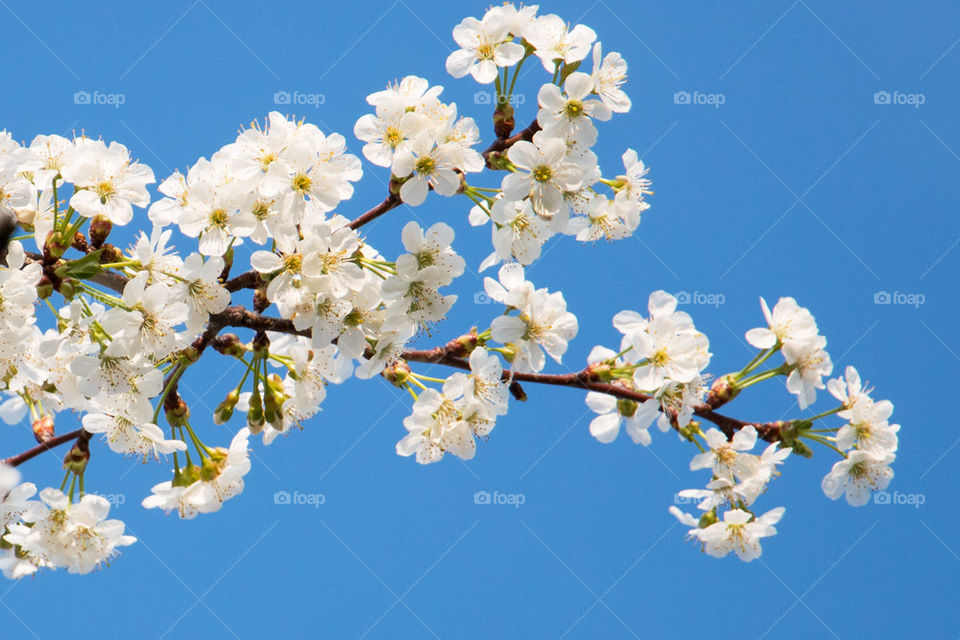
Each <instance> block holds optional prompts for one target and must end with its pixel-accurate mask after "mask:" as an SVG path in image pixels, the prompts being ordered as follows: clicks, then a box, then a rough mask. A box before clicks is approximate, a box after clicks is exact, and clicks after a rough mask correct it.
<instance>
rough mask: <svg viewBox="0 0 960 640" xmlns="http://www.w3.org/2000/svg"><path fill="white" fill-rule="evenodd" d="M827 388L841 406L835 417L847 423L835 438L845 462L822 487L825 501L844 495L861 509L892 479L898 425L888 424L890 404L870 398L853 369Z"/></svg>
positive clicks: (826, 479) (824, 480)
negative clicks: (875, 492) (826, 498)
mask: <svg viewBox="0 0 960 640" xmlns="http://www.w3.org/2000/svg"><path fill="white" fill-rule="evenodd" d="M827 389H828V390H829V391H830V393H831V395H833V397H834V398H836V399H837V400H839V401H840V403H841V410H840V411H838V412H837V415H838V416H839V417H841V418H844V419H845V420H847V422H846V424H844V425H843V426H842V427H840V429H839V430H838V431H837V436H836V446H837V448H838V449H840V450H842V451H843V452H844V454H845V455H846V459H844V460H841V461H839V462H837V463H836V464H834V465H833V469H831V471H830V473H828V474H827V475H826V477H824V479H823V482H822V483H821V487H822V488H823V492H824V493H825V494H826V495H827V497H828V498H830V499H832V500H836V499H837V498H839V497H840V496H842V495H844V494H846V498H847V502H848V503H849V504H851V505H853V506H855V507H861V506H863V505H865V504H867V502H868V501H869V500H870V493H871V491H883V490H884V489H886V488H887V486H888V485H889V484H890V481H891V480H892V479H893V470H892V469H891V468H890V465H891V464H892V463H893V461H894V460H895V459H896V451H897V446H898V445H899V441H898V439H897V432H898V431H900V425H899V424H890V422H889V420H890V416H891V414H893V403H891V402H890V401H889V400H879V401H878V400H874V399H873V398H871V397H870V393H871V391H872V390H871V389H867V388H864V385H862V384H861V382H860V374H859V373H857V370H856V369H855V368H853V367H847V370H846V371H845V373H844V376H843V377H841V378H836V379H833V380H830V381H829V382H828V383H827Z"/></svg>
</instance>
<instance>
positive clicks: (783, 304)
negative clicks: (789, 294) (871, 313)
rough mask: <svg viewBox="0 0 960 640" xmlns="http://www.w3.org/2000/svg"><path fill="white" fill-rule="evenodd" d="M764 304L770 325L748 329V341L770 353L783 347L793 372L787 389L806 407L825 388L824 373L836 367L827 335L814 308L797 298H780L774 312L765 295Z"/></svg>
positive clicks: (786, 365)
mask: <svg viewBox="0 0 960 640" xmlns="http://www.w3.org/2000/svg"><path fill="white" fill-rule="evenodd" d="M760 305H761V306H762V307H763V315H764V317H765V318H766V319H767V326H766V327H758V328H756V329H751V330H750V331H748V332H747V335H746V338H747V342H749V343H750V344H751V345H753V346H754V347H756V348H757V349H764V350H767V353H773V352H774V351H778V350H779V351H780V353H782V354H783V359H784V360H785V361H786V363H785V364H784V369H785V370H787V371H788V372H789V375H788V376H787V390H788V391H790V393H792V394H794V395H795V396H797V404H798V405H800V408H801V409H806V408H807V407H808V406H809V405H811V404H813V403H814V402H815V401H816V399H817V389H823V376H828V375H830V373H831V372H832V371H833V363H832V362H831V361H830V354H828V353H827V352H826V351H825V350H824V348H825V347H826V346H827V339H826V338H824V337H823V336H822V335H820V332H819V330H818V329H817V322H816V320H814V318H813V315H812V314H811V313H810V311H808V310H807V309H805V308H803V307H801V306H800V305H798V304H797V301H796V300H794V299H793V298H780V300H778V301H777V304H776V305H775V306H774V307H773V311H772V312H771V311H770V307H768V306H767V301H766V300H764V299H763V298H760ZM764 357H766V355H765V356H764Z"/></svg>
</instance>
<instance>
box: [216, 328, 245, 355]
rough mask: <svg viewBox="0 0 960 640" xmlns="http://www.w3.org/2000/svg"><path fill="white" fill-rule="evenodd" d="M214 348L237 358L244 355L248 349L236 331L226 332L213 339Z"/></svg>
mask: <svg viewBox="0 0 960 640" xmlns="http://www.w3.org/2000/svg"><path fill="white" fill-rule="evenodd" d="M213 348H214V350H215V351H216V352H217V353H222V354H223V355H225V356H233V357H235V358H240V357H243V354H244V353H246V351H247V350H246V348H245V347H244V346H243V343H242V342H240V338H239V337H238V336H237V334H235V333H224V334H223V335H219V336H217V337H216V339H215V340H214V341H213Z"/></svg>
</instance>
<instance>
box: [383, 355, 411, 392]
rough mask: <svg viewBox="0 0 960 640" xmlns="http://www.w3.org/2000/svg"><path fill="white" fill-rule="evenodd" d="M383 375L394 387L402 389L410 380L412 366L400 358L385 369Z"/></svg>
mask: <svg viewBox="0 0 960 640" xmlns="http://www.w3.org/2000/svg"><path fill="white" fill-rule="evenodd" d="M381 375H382V376H383V377H384V379H386V381H387V382H389V383H390V384H392V385H393V386H395V387H402V386H403V385H405V384H406V383H407V380H409V378H410V365H408V364H407V362H406V360H404V359H403V358H398V359H397V360H396V362H394V363H393V364H391V365H387V366H386V367H384V368H383V373H382V374H381Z"/></svg>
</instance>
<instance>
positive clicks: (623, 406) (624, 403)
mask: <svg viewBox="0 0 960 640" xmlns="http://www.w3.org/2000/svg"><path fill="white" fill-rule="evenodd" d="M638 406H639V405H638V404H637V403H636V402H635V401H633V400H630V399H629V398H617V411H618V412H619V413H620V415H622V416H623V417H624V418H632V417H633V414H635V413H636V412H637V407H638Z"/></svg>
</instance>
